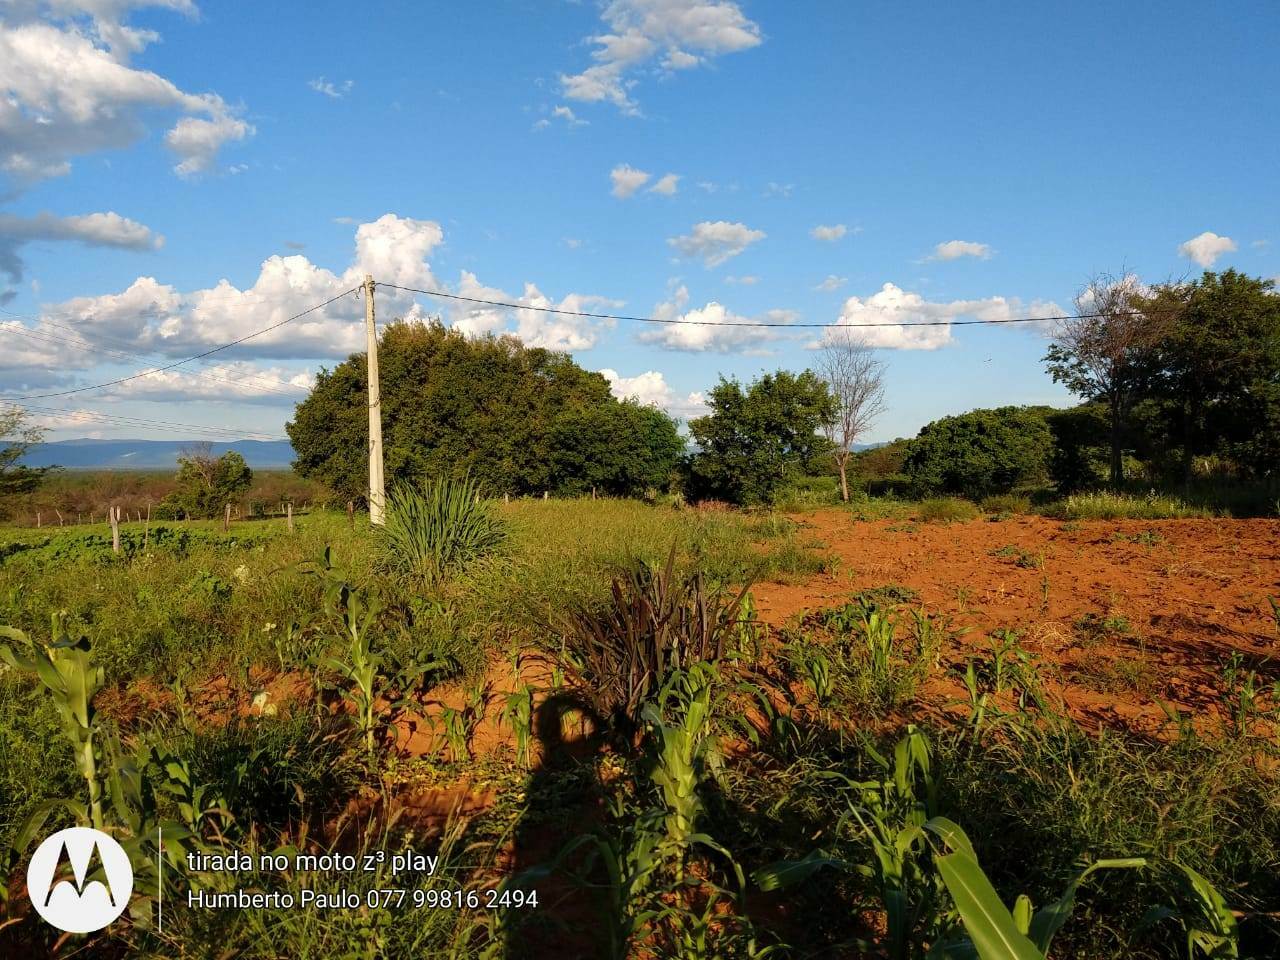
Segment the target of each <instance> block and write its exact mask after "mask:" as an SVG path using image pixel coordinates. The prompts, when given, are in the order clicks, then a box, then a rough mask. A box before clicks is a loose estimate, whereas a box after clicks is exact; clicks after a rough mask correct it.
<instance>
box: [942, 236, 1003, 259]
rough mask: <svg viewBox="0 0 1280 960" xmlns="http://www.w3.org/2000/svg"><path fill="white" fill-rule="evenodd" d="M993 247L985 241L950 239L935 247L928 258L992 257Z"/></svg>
mask: <svg viewBox="0 0 1280 960" xmlns="http://www.w3.org/2000/svg"><path fill="white" fill-rule="evenodd" d="M991 253H992V251H991V247H990V246H988V245H987V244H985V243H975V242H974V241H972V240H948V241H946V242H945V243H940V244H938V245H937V246H935V247H934V248H933V253H932V254H930V255H929V256H928V257H926V258H925V259H927V260H959V259H960V258H961V257H977V258H978V259H979V260H990V259H991Z"/></svg>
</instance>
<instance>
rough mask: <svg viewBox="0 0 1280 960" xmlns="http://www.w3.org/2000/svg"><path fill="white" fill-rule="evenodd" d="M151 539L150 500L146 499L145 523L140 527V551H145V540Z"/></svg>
mask: <svg viewBox="0 0 1280 960" xmlns="http://www.w3.org/2000/svg"><path fill="white" fill-rule="evenodd" d="M150 539H151V501H150V500H148V501H147V525H146V526H145V527H143V528H142V552H143V553H146V552H147V541H148V540H150Z"/></svg>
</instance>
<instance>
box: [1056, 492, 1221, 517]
mask: <svg viewBox="0 0 1280 960" xmlns="http://www.w3.org/2000/svg"><path fill="white" fill-rule="evenodd" d="M1044 512H1045V515H1046V516H1050V517H1055V518H1057V519H1059V520H1182V519H1186V518H1189V517H1201V518H1204V517H1212V516H1213V512H1212V511H1210V510H1206V509H1204V508H1203V507H1193V506H1191V505H1189V504H1187V503H1185V502H1183V501H1182V500H1179V499H1178V498H1177V497H1170V496H1165V495H1163V494H1158V493H1156V492H1155V491H1152V492H1151V493H1148V494H1147V495H1146V496H1145V497H1134V496H1130V495H1128V494H1123V493H1105V492H1100V493H1078V494H1074V495H1072V496H1070V497H1066V498H1065V499H1062V500H1058V501H1056V502H1054V503H1051V504H1050V505H1049V506H1048V507H1046V508H1045V511H1044Z"/></svg>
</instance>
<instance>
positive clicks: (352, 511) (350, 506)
mask: <svg viewBox="0 0 1280 960" xmlns="http://www.w3.org/2000/svg"><path fill="white" fill-rule="evenodd" d="M347 520H348V522H349V523H350V524H351V529H352V530H354V529H355V528H356V503H355V501H354V500H348V501H347Z"/></svg>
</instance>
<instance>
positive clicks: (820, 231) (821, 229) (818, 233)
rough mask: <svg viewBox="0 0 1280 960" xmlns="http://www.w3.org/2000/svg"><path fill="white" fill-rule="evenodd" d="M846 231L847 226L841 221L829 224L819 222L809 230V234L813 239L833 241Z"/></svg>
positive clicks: (847, 230)
mask: <svg viewBox="0 0 1280 960" xmlns="http://www.w3.org/2000/svg"><path fill="white" fill-rule="evenodd" d="M848 232H849V228H848V227H846V226H845V225H844V224H843V223H833V224H831V225H830V226H827V225H825V224H821V223H820V224H818V225H817V226H816V227H814V228H813V229H812V230H810V231H809V236H811V237H813V239H815V240H825V241H827V242H828V243H834V242H835V241H836V240H839V239H840V238H841V237H843V236H844V235H845V234H846V233H848Z"/></svg>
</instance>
